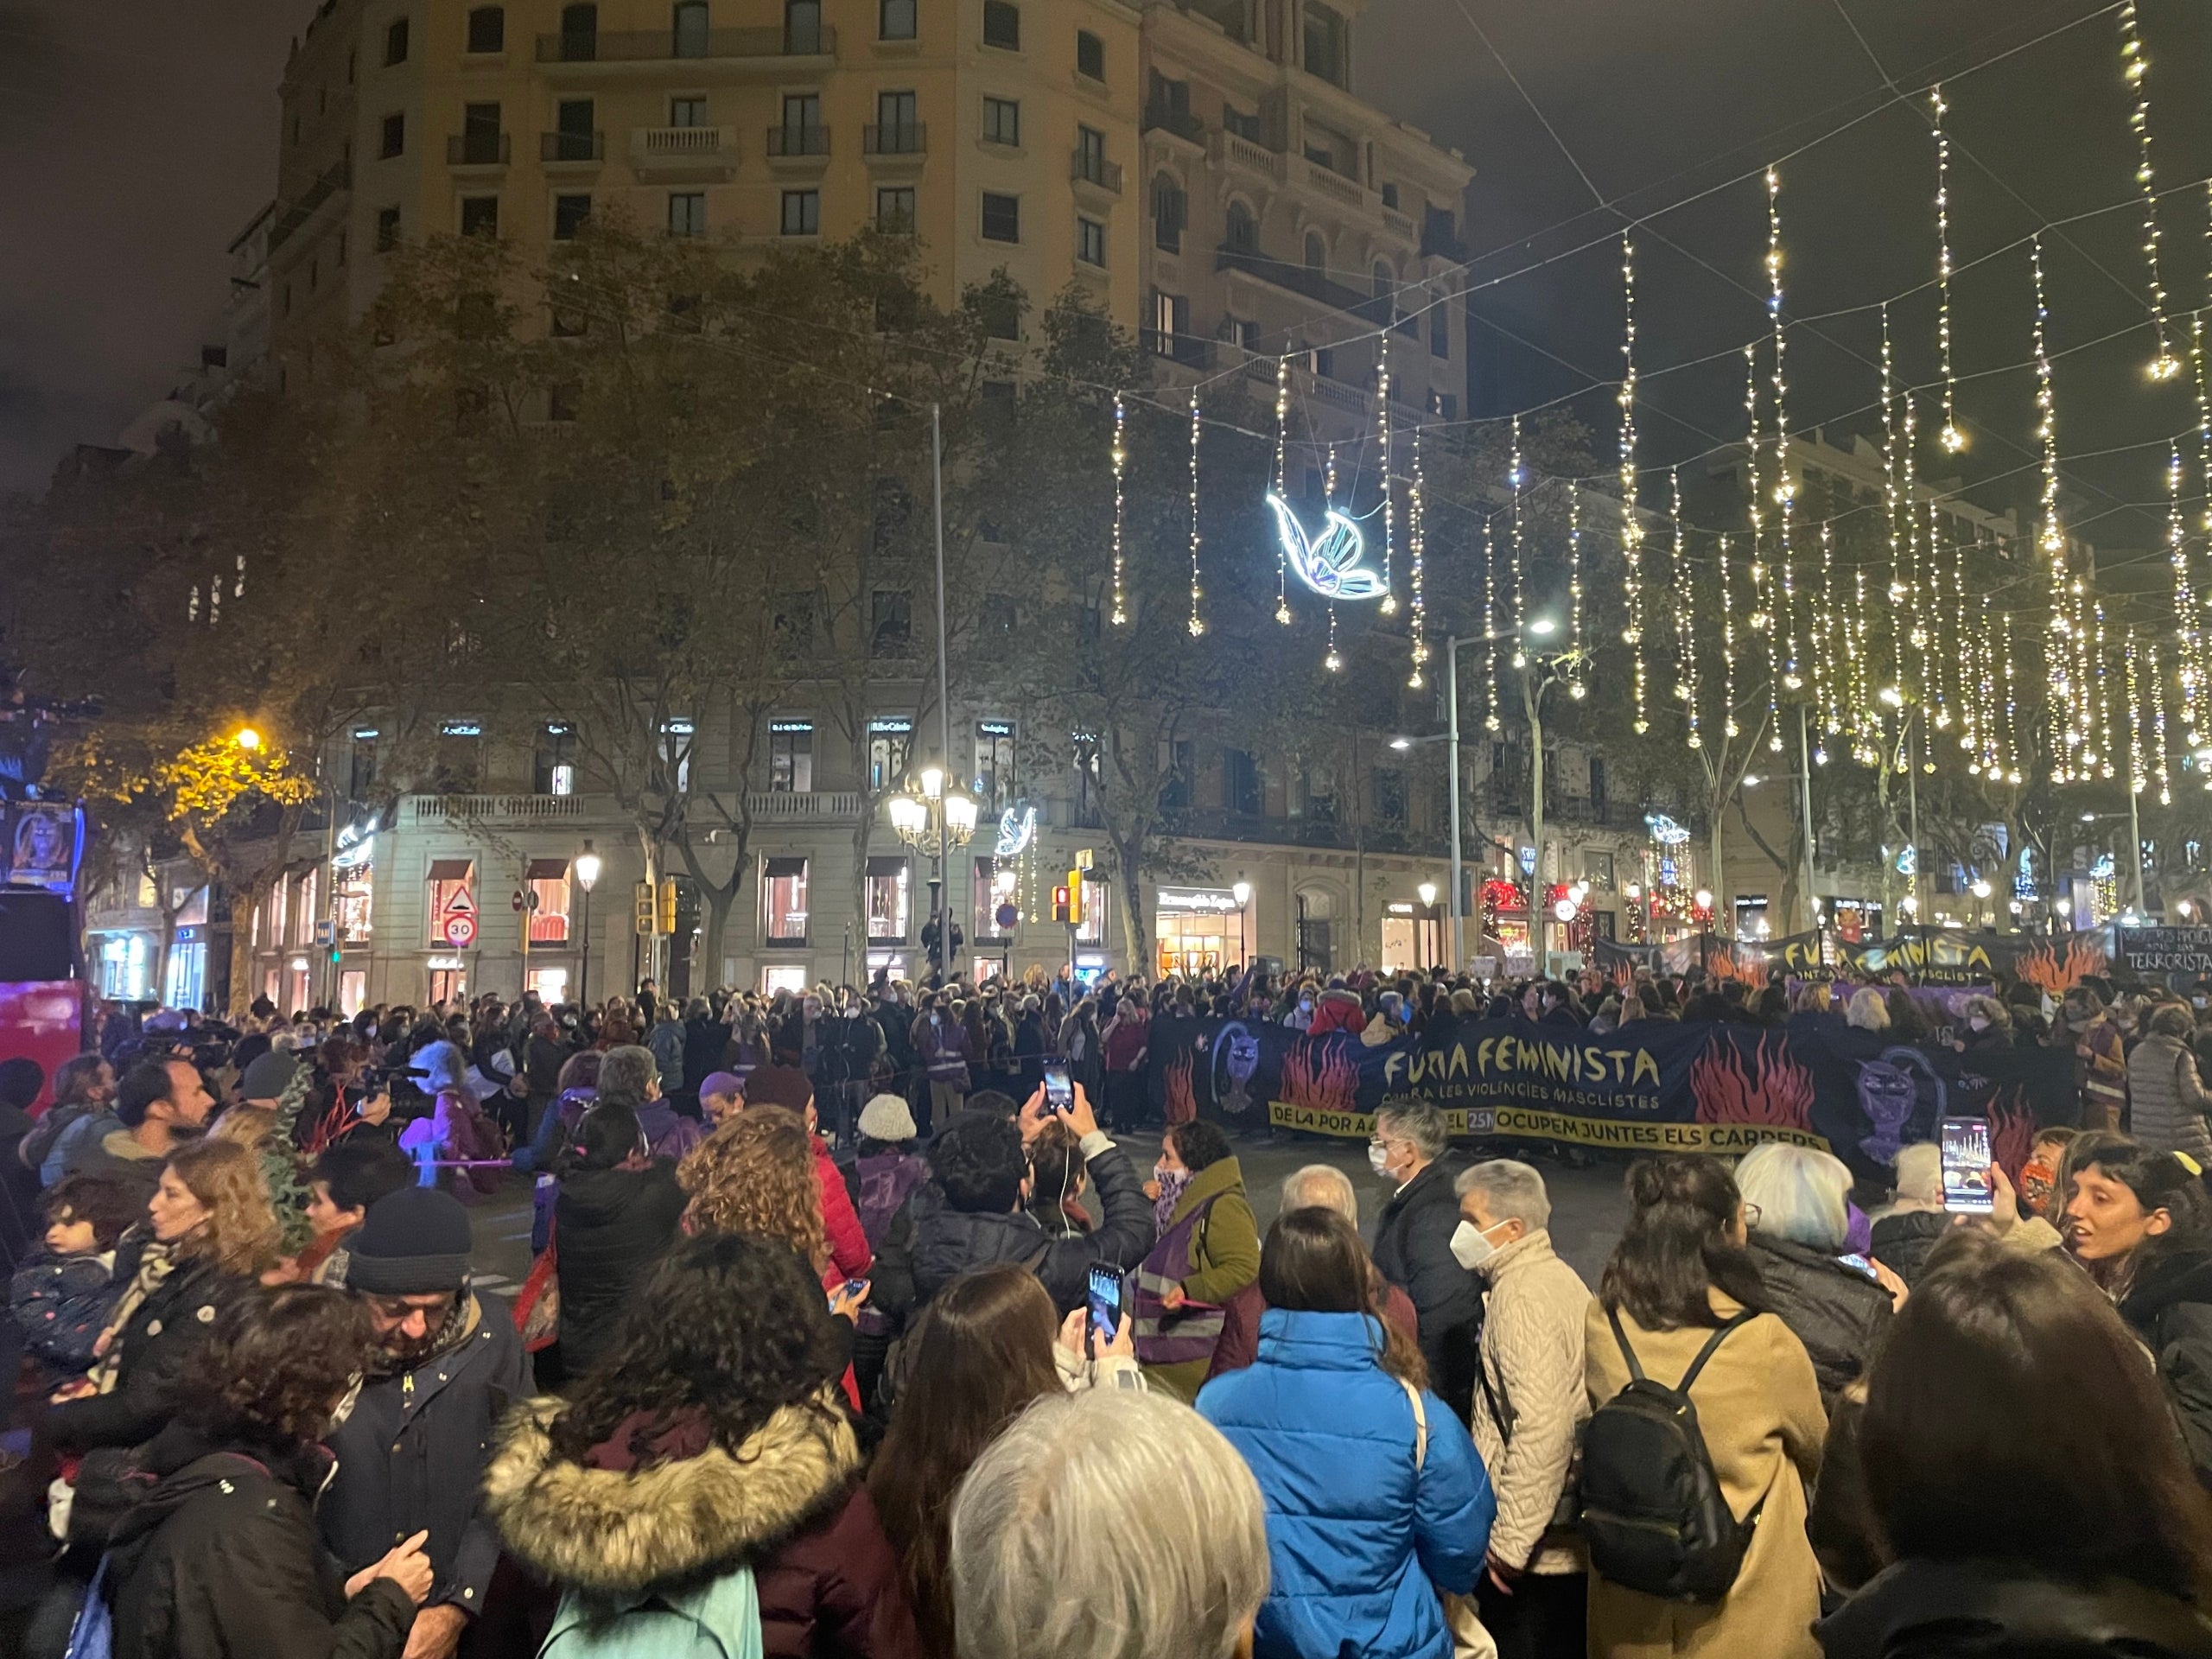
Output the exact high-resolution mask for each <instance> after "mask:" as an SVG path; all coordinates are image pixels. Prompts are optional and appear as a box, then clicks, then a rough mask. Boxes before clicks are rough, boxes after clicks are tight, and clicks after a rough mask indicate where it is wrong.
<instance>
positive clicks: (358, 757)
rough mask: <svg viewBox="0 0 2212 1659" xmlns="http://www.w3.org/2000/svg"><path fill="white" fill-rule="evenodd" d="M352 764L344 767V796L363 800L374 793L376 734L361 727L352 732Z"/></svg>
mask: <svg viewBox="0 0 2212 1659" xmlns="http://www.w3.org/2000/svg"><path fill="white" fill-rule="evenodd" d="M351 760H352V764H351V765H350V766H348V767H347V768H346V799H347V800H349V801H365V800H367V799H368V798H369V797H370V796H372V795H373V794H374V793H376V787H377V734H376V733H375V732H372V731H371V730H369V729H368V728H362V729H361V730H359V731H357V732H355V733H354V734H353V754H352V756H351Z"/></svg>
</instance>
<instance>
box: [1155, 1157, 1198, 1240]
mask: <svg viewBox="0 0 2212 1659" xmlns="http://www.w3.org/2000/svg"><path fill="white" fill-rule="evenodd" d="M1153 1179H1154V1180H1156V1181H1158V1182H1159V1183H1160V1197H1159V1198H1158V1199H1156V1200H1155V1201H1154V1204H1153V1206H1152V1213H1153V1217H1154V1219H1155V1220H1156V1221H1157V1222H1158V1223H1159V1224H1160V1231H1161V1232H1163V1233H1164V1232H1166V1230H1168V1228H1169V1227H1170V1226H1172V1225H1173V1224H1174V1220H1175V1206H1176V1205H1177V1204H1178V1203H1179V1202H1180V1201H1181V1199H1182V1197H1183V1190H1184V1189H1185V1187H1187V1186H1189V1185H1190V1184H1191V1172H1190V1171H1189V1170H1187V1169H1155V1170H1154V1171H1153Z"/></svg>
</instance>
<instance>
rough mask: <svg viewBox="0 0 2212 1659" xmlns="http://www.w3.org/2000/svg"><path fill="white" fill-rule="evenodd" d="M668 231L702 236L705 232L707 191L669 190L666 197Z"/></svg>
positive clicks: (683, 234)
mask: <svg viewBox="0 0 2212 1659" xmlns="http://www.w3.org/2000/svg"><path fill="white" fill-rule="evenodd" d="M668 233H669V234H670V235H671V236H704V235H705V234H706V233H707V193H706V192H705V191H703V190H671V192H670V193H669V197H668Z"/></svg>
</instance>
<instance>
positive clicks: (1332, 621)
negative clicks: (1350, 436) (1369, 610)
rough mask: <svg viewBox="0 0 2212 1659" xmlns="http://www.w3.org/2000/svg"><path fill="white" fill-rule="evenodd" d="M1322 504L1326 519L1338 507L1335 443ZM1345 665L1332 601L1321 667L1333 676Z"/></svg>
mask: <svg viewBox="0 0 2212 1659" xmlns="http://www.w3.org/2000/svg"><path fill="white" fill-rule="evenodd" d="M1321 502H1322V505H1323V507H1324V509H1329V508H1333V507H1334V506H1335V505H1337V446H1336V445H1335V444H1333V443H1332V444H1331V445H1330V446H1329V450H1328V459H1327V461H1325V464H1324V467H1323V470H1322V473H1321ZM1325 517H1326V512H1324V518H1325ZM1321 666H1322V667H1324V668H1325V669H1327V670H1328V671H1329V672H1330V673H1332V674H1333V673H1335V672H1336V671H1338V669H1340V668H1342V667H1343V666H1344V658H1342V657H1340V656H1338V654H1337V601H1335V600H1333V599H1332V600H1331V601H1329V649H1328V652H1327V654H1326V655H1325V656H1324V657H1323V658H1321Z"/></svg>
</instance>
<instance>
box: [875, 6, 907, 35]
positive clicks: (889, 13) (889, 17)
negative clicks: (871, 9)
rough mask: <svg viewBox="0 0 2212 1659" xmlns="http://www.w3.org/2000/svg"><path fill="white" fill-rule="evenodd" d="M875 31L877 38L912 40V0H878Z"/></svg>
mask: <svg viewBox="0 0 2212 1659" xmlns="http://www.w3.org/2000/svg"><path fill="white" fill-rule="evenodd" d="M875 32H876V35H877V38H878V39H880V40H886V41H911V40H912V39H913V38H914V0H878V3H877V6H876V12H875Z"/></svg>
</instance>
